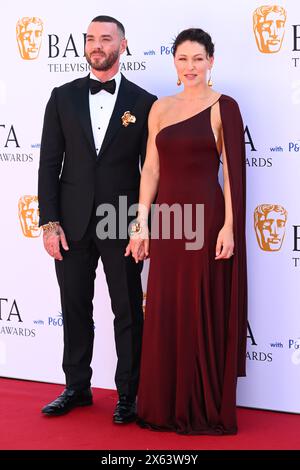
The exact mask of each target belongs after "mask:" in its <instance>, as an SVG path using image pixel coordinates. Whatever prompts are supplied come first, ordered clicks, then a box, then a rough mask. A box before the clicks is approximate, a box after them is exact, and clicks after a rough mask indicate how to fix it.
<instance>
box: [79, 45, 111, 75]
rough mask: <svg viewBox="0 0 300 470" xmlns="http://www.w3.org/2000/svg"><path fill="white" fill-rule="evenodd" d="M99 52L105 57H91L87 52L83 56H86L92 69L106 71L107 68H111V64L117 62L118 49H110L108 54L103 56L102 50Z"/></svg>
mask: <svg viewBox="0 0 300 470" xmlns="http://www.w3.org/2000/svg"><path fill="white" fill-rule="evenodd" d="M92 54H93V53H92ZM92 54H91V55H92ZM101 54H103V57H105V59H104V60H103V59H102V58H100V59H98V58H97V59H92V58H91V57H90V56H88V55H87V54H86V55H85V58H86V60H87V62H88V64H89V65H90V66H91V67H92V68H93V69H95V70H98V71H103V72H106V71H107V70H109V69H111V68H112V66H113V65H114V64H115V63H116V62H117V60H118V58H119V51H118V50H115V51H112V52H110V53H109V54H108V56H105V55H104V53H103V52H102V53H101Z"/></svg>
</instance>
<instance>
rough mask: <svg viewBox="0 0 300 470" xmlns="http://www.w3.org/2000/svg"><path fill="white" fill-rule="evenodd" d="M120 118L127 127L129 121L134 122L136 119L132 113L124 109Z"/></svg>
mask: <svg viewBox="0 0 300 470" xmlns="http://www.w3.org/2000/svg"><path fill="white" fill-rule="evenodd" d="M121 119H122V124H123V126H124V127H127V126H129V124H130V123H134V122H135V121H136V117H135V116H133V114H130V111H125V113H124V114H123V116H122V118H121Z"/></svg>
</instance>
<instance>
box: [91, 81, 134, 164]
mask: <svg viewBox="0 0 300 470" xmlns="http://www.w3.org/2000/svg"><path fill="white" fill-rule="evenodd" d="M135 99H136V92H134V91H132V89H131V87H130V82H129V81H128V80H127V79H126V78H125V77H124V76H123V75H122V79H121V83H120V88H119V92H118V96H117V100H116V104H115V107H114V110H113V112H112V115H111V118H110V121H109V124H108V128H107V131H106V134H105V137H104V139H103V143H102V146H101V149H100V151H99V154H98V158H100V157H102V155H103V154H104V152H105V150H106V149H107V147H108V146H109V144H110V143H111V141H112V139H113V138H114V137H115V135H116V133H117V132H118V131H119V130H120V129H121V128H122V119H121V118H122V116H123V114H124V113H125V111H131V110H132V108H133V106H134V104H135Z"/></svg>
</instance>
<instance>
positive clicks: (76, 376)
mask: <svg viewBox="0 0 300 470" xmlns="http://www.w3.org/2000/svg"><path fill="white" fill-rule="evenodd" d="M126 47H127V41H126V39H125V30H124V27H123V25H122V24H121V23H120V22H119V21H117V20H116V19H114V18H112V17H108V16H98V17H96V18H94V19H93V20H92V22H91V24H90V25H89V27H88V31H87V36H86V46H85V55H86V59H87V61H88V63H89V64H90V66H91V73H90V75H89V76H87V77H85V78H80V79H78V80H74V81H72V82H70V83H66V84H65V85H63V86H60V87H58V88H54V90H53V91H52V94H51V97H50V99H49V102H48V104H47V107H46V111H45V118H44V126H43V134H42V143H41V156H40V167H39V196H38V197H39V209H40V225H41V226H43V230H44V235H43V239H44V246H45V249H46V250H47V252H48V253H49V254H50V255H51V256H52V257H54V258H55V267H56V274H57V279H58V283H59V287H60V293H61V303H62V312H63V320H64V356H63V370H64V372H65V375H66V389H65V390H64V391H63V393H62V394H61V395H60V396H59V397H58V398H57V399H56V400H54V401H53V402H51V403H49V404H48V405H46V406H45V407H44V408H43V409H42V412H43V413H44V414H46V415H51V416H59V415H62V414H65V413H66V412H68V411H70V410H71V409H72V408H74V407H76V406H83V405H91V404H92V393H91V389H90V381H91V376H92V369H91V367H90V363H91V359H92V352H93V340H94V324H93V305H92V300H93V296H94V280H95V275H96V274H95V272H96V268H97V264H98V260H99V258H101V261H102V263H103V267H104V271H105V275H106V280H107V284H108V288H109V294H110V298H111V304H112V310H113V313H114V316H115V318H114V330H115V342H116V350H117V356H118V363H117V369H116V375H115V381H116V386H117V390H118V394H119V400H118V403H117V406H116V409H115V412H114V416H113V420H114V422H115V423H127V422H130V421H133V420H134V419H135V417H136V413H135V400H136V393H137V387H138V379H139V366H140V354H141V340H142V328H143V311H142V287H141V278H140V272H141V268H142V263H138V264H136V263H135V262H134V260H133V258H132V257H125V256H124V253H125V248H126V245H127V236H125V237H123V239H122V238H121V237H120V236H119V237H117V238H113V237H110V238H106V239H105V237H104V236H103V237H102V238H99V237H98V236H97V235H96V226H97V222H98V221H99V219H98V220H97V217H96V209H97V207H98V206H99V205H101V204H111V205H112V206H113V207H114V208H115V209H116V215H117V220H119V215H120V214H119V209H118V202H119V196H126V197H127V200H128V206H129V205H131V204H133V203H137V202H138V192H139V182H140V164H141V165H142V164H143V161H144V159H145V153H146V142H147V118H148V113H149V110H150V108H151V106H152V104H153V102H154V101H155V100H156V97H155V96H154V95H151V94H150V93H148V92H146V91H145V90H143V89H142V88H140V87H138V86H137V85H135V84H134V83H132V82H130V81H128V80H127V79H126V78H125V77H124V76H123V75H121V74H120V72H119V71H118V70H119V61H120V55H121V54H122V53H123V52H124V51H125V50H126ZM126 112H127V114H126ZM122 216H124V214H122ZM123 218H124V217H123ZM127 221H128V219H127ZM98 234H99V233H98Z"/></svg>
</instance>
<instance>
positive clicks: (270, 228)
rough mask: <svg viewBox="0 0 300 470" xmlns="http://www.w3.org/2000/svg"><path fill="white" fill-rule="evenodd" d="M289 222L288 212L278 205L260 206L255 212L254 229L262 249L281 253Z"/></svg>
mask: <svg viewBox="0 0 300 470" xmlns="http://www.w3.org/2000/svg"><path fill="white" fill-rule="evenodd" d="M286 221H287V211H286V209H285V208H284V207H282V206H280V205H277V204H260V205H259V206H257V207H256V209H255V211H254V228H255V233H256V238H257V241H258V244H259V246H260V248H261V249H262V250H264V251H279V250H280V248H281V246H282V243H283V239H284V235H285V226H286Z"/></svg>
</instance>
